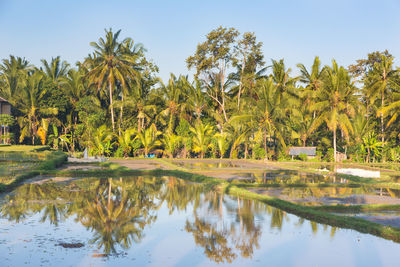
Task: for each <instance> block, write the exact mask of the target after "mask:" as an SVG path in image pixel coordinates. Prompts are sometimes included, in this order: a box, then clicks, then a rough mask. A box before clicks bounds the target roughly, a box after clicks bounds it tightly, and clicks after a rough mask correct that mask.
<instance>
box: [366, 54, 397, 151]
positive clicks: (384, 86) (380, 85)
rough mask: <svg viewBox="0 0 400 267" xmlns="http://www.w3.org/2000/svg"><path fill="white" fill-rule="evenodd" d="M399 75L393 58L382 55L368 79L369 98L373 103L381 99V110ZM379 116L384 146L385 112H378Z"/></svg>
mask: <svg viewBox="0 0 400 267" xmlns="http://www.w3.org/2000/svg"><path fill="white" fill-rule="evenodd" d="M397 73H398V70H394V69H393V58H392V57H387V56H385V55H381V60H380V61H379V62H375V64H374V67H373V69H372V71H371V73H370V75H369V77H367V81H366V90H367V96H368V98H369V99H371V100H372V101H374V100H375V99H376V98H377V97H380V100H381V106H380V108H381V109H383V108H384V107H385V95H386V94H388V93H389V92H390V89H391V84H392V83H393V82H394V79H395V78H396V75H397ZM377 115H378V116H380V118H381V141H382V143H383V144H384V143H385V132H384V130H385V126H384V119H383V118H384V115H383V112H378V114H377Z"/></svg>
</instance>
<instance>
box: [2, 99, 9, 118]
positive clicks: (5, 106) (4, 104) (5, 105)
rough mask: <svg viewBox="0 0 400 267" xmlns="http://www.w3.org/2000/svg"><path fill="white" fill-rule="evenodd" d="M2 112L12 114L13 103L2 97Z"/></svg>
mask: <svg viewBox="0 0 400 267" xmlns="http://www.w3.org/2000/svg"><path fill="white" fill-rule="evenodd" d="M0 114H5V115H11V104H10V102H8V101H7V100H5V99H4V98H2V97H0Z"/></svg>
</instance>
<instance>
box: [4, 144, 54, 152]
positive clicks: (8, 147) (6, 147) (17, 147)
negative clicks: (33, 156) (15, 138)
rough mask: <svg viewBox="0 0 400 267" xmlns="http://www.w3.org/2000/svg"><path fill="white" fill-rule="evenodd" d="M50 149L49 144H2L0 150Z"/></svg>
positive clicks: (29, 150) (37, 150) (26, 150)
mask: <svg viewBox="0 0 400 267" xmlns="http://www.w3.org/2000/svg"><path fill="white" fill-rule="evenodd" d="M45 150H50V148H49V146H29V145H0V152H39V151H45Z"/></svg>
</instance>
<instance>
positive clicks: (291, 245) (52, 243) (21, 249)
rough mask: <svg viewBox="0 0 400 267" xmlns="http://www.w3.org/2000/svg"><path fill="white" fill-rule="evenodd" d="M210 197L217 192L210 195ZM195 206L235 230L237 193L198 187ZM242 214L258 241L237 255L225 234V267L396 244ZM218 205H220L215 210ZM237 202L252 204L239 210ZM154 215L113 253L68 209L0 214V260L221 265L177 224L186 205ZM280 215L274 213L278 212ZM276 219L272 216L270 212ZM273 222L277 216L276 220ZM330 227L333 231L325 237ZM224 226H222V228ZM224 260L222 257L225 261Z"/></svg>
mask: <svg viewBox="0 0 400 267" xmlns="http://www.w3.org/2000/svg"><path fill="white" fill-rule="evenodd" d="M217 198H218V196H217ZM201 199H203V201H202V203H201V204H200V206H199V207H198V208H197V209H196V215H197V218H198V219H199V220H204V221H206V222H208V223H210V224H211V225H213V226H214V227H215V229H217V230H223V229H225V230H227V229H231V228H230V227H231V226H232V225H233V226H235V229H240V227H239V226H240V224H241V223H244V222H241V219H240V216H238V206H237V205H238V202H237V199H235V198H231V197H227V196H225V198H224V202H223V205H222V206H217V209H213V210H212V211H211V209H210V207H211V204H210V203H209V202H208V200H205V198H204V194H201ZM240 203H241V206H240V207H241V210H242V212H244V213H243V214H244V215H243V216H244V217H243V218H242V219H243V221H245V220H246V218H247V217H245V216H246V215H248V216H249V217H248V218H251V221H252V223H251V224H252V226H253V227H254V228H259V229H260V235H259V239H258V241H257V243H258V245H259V246H258V248H256V247H254V250H253V254H252V257H251V258H244V257H241V256H240V251H239V250H238V249H236V248H235V245H234V244H233V242H234V241H235V237H237V236H240V232H237V233H236V234H231V235H229V234H228V238H227V240H228V244H227V245H228V246H230V247H232V248H233V251H234V252H235V253H236V254H237V257H236V258H235V259H234V260H233V262H232V264H229V265H230V266H397V265H398V250H399V248H400V244H397V243H394V242H392V241H388V240H384V239H381V238H378V237H375V236H372V235H367V234H361V233H358V232H356V231H352V230H346V229H336V231H334V230H335V229H332V227H330V226H324V225H321V224H311V223H310V222H309V221H307V220H301V219H299V217H297V216H294V215H290V214H286V213H283V212H279V210H276V209H273V208H270V207H268V206H266V205H264V204H262V203H257V205H255V204H256V203H254V202H252V201H247V200H245V201H243V200H241V202H240ZM220 207H221V209H220ZM245 207H252V208H251V210H246V209H245ZM156 213H157V220H156V221H155V223H153V224H151V225H147V226H145V230H144V238H143V239H142V240H141V241H140V242H139V243H132V244H131V246H130V248H129V249H127V250H122V249H120V248H118V249H117V250H118V254H116V255H113V256H110V257H108V258H94V257H92V255H93V254H94V253H97V254H101V253H102V251H101V250H100V251H99V250H98V249H97V247H96V245H90V244H88V241H89V240H90V239H91V238H92V237H93V232H90V231H88V230H86V228H84V227H83V226H82V225H81V224H80V223H79V222H76V221H75V216H72V217H70V218H68V219H66V221H65V222H61V223H59V225H58V226H55V225H54V224H50V223H49V222H48V221H46V222H43V223H40V222H39V221H40V219H41V215H42V214H35V215H28V216H27V219H26V220H25V221H23V222H20V223H15V222H9V221H7V220H5V219H0V255H2V258H3V259H2V261H1V264H0V265H1V266H24V265H28V266H39V265H43V266H69V265H72V266H89V265H93V266H132V265H135V266H163V267H164V266H210V265H217V266H224V265H225V264H217V263H215V262H213V261H210V259H209V258H207V257H206V256H205V253H204V251H205V249H204V248H203V247H201V246H198V245H196V243H195V242H194V236H193V234H192V233H188V232H187V231H186V230H185V225H186V222H187V221H189V222H191V223H193V222H194V221H195V215H194V213H193V205H192V204H188V205H187V206H186V208H185V209H184V210H176V209H175V211H174V212H173V213H172V214H170V212H169V209H168V208H167V205H166V203H164V204H163V205H162V206H161V207H160V208H159V209H158V210H157V211H156ZM278 217H279V218H281V220H279V218H278ZM277 218H278V219H277ZM277 221H278V223H277ZM332 231H333V232H334V234H333V236H332V234H331V233H332ZM228 232H229V231H228ZM58 242H82V243H84V244H85V246H84V247H83V248H76V249H71V248H70V249H66V248H63V247H61V246H56V244H57V243H58ZM227 265H228V264H227Z"/></svg>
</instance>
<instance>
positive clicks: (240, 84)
mask: <svg viewBox="0 0 400 267" xmlns="http://www.w3.org/2000/svg"><path fill="white" fill-rule="evenodd" d="M245 64H246V60H243V65H242V71H241V73H240V81H239V92H238V103H237V105H238V111H240V95H241V93H242V86H243V83H242V78H243V72H244V66H245Z"/></svg>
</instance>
